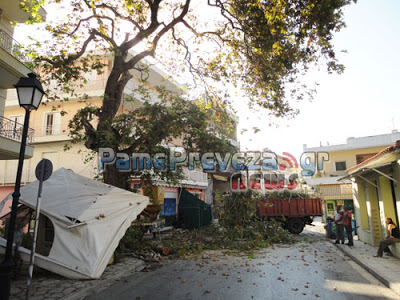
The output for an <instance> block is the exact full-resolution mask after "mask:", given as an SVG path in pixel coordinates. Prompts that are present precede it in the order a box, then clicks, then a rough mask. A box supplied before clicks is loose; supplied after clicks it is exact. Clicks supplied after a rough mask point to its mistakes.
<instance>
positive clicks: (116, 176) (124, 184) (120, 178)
mask: <svg viewBox="0 0 400 300" xmlns="http://www.w3.org/2000/svg"><path fill="white" fill-rule="evenodd" d="M128 177H129V175H128V173H126V172H121V171H119V170H117V168H116V167H115V165H113V164H110V165H106V166H105V170H104V175H103V179H104V183H107V184H110V185H113V186H116V187H119V188H121V189H124V190H131V187H130V186H129V183H128V181H127V180H128Z"/></svg>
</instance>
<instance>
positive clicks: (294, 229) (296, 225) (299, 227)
mask: <svg viewBox="0 0 400 300" xmlns="http://www.w3.org/2000/svg"><path fill="white" fill-rule="evenodd" d="M287 227H288V230H289V232H291V233H293V234H299V233H301V232H302V231H303V229H304V222H303V220H302V219H290V220H289V221H288V224H287Z"/></svg>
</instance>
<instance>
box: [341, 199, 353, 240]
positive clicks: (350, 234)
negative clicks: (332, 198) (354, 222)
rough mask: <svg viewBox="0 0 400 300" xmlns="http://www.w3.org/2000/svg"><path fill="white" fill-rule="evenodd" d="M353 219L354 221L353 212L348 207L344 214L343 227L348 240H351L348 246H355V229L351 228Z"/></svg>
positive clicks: (345, 208)
mask: <svg viewBox="0 0 400 300" xmlns="http://www.w3.org/2000/svg"><path fill="white" fill-rule="evenodd" d="M351 219H352V214H351V211H349V207H348V206H345V207H344V212H343V226H344V229H345V230H346V233H347V239H348V240H349V242H348V243H347V244H346V245H349V246H354V244H353V227H352V226H351Z"/></svg>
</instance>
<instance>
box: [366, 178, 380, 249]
mask: <svg viewBox="0 0 400 300" xmlns="http://www.w3.org/2000/svg"><path fill="white" fill-rule="evenodd" d="M367 193H368V200H369V204H370V207H369V216H370V219H371V225H372V226H371V227H372V233H373V240H374V245H375V246H379V242H380V241H381V240H382V227H381V217H380V210H379V203H378V196H377V190H376V187H374V186H373V185H371V184H369V183H368V184H367Z"/></svg>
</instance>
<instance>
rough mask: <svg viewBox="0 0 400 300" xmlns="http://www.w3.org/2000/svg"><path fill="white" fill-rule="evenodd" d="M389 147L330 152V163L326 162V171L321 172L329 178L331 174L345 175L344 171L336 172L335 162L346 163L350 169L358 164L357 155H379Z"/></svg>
mask: <svg viewBox="0 0 400 300" xmlns="http://www.w3.org/2000/svg"><path fill="white" fill-rule="evenodd" d="M386 147H387V146H381V147H374V148H365V149H352V150H346V151H337V152H329V161H328V162H324V170H323V171H322V172H321V175H322V176H329V175H331V174H340V175H345V174H346V173H345V172H344V171H341V172H337V171H335V162H340V161H345V162H346V168H347V169H348V168H350V167H352V166H355V165H356V164H357V161H356V155H359V154H370V153H378V152H380V151H381V150H383V149H385V148H386Z"/></svg>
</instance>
